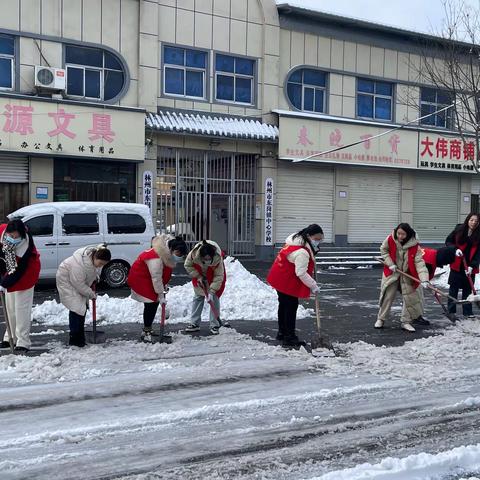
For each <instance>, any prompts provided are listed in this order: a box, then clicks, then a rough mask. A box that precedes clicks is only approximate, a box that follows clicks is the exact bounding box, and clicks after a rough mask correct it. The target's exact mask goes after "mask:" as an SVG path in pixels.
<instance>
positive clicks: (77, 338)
mask: <svg viewBox="0 0 480 480" xmlns="http://www.w3.org/2000/svg"><path fill="white" fill-rule="evenodd" d="M68 344H69V345H70V346H72V347H79V348H83V347H84V346H85V337H82V336H81V335H72V334H70V339H69V341H68Z"/></svg>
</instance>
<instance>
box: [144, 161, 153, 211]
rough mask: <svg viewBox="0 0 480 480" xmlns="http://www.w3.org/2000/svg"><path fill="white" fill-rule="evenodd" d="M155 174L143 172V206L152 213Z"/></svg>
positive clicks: (148, 171)
mask: <svg viewBox="0 0 480 480" xmlns="http://www.w3.org/2000/svg"><path fill="white" fill-rule="evenodd" d="M152 182H153V173H152V172H151V171H150V170H146V171H145V172H143V204H144V205H147V207H148V208H149V209H150V212H151V211H152V200H153V185H152Z"/></svg>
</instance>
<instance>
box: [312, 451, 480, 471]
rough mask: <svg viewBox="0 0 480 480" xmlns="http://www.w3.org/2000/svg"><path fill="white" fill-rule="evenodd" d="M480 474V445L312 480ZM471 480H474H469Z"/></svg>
mask: <svg viewBox="0 0 480 480" xmlns="http://www.w3.org/2000/svg"><path fill="white" fill-rule="evenodd" d="M477 471H480V444H476V445H469V446H465V447H463V446H462V447H458V448H454V449H453V450H449V451H446V452H440V453H437V454H430V453H419V454H416V455H409V456H408V457H405V458H392V457H387V458H385V459H383V460H382V461H381V462H380V463H377V464H374V465H372V464H371V463H362V464H360V465H356V466H355V467H353V468H347V469H345V470H337V471H334V472H329V473H327V474H325V475H322V476H320V477H314V478H311V479H309V480H364V479H369V478H371V479H373V478H375V479H382V480H400V479H407V478H408V480H429V479H430V480H435V479H440V478H446V477H447V476H448V477H449V478H451V476H452V475H458V474H462V473H463V472H477ZM469 478H470V480H471V479H473V478H474V477H469Z"/></svg>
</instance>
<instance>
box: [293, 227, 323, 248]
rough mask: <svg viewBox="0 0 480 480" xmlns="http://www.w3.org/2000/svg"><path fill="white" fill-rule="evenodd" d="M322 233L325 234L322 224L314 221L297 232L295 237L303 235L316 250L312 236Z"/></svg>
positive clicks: (306, 241) (304, 239) (305, 240)
mask: <svg viewBox="0 0 480 480" xmlns="http://www.w3.org/2000/svg"><path fill="white" fill-rule="evenodd" d="M319 233H321V234H322V235H323V229H322V227H321V226H320V225H317V224H316V223H312V224H311V225H309V226H308V227H306V228H304V229H303V230H300V231H299V232H297V233H296V234H295V235H294V236H293V239H294V240H295V238H298V237H301V238H302V239H303V241H304V242H305V243H307V244H308V245H310V248H311V249H312V250H313V251H315V250H316V248H315V247H314V246H313V245H312V242H310V238H309V237H310V236H312V235H317V234H319Z"/></svg>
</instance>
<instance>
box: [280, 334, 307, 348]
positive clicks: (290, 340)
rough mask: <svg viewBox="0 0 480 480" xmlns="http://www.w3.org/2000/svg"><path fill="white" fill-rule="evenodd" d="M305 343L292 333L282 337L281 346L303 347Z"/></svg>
mask: <svg viewBox="0 0 480 480" xmlns="http://www.w3.org/2000/svg"><path fill="white" fill-rule="evenodd" d="M306 345H307V344H306V342H304V341H303V340H300V339H299V338H298V337H297V336H296V335H292V336H289V337H284V339H283V342H282V346H283V347H287V348H288V347H293V348H300V347H305V346H306Z"/></svg>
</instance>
